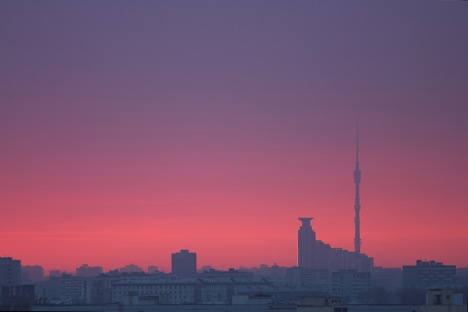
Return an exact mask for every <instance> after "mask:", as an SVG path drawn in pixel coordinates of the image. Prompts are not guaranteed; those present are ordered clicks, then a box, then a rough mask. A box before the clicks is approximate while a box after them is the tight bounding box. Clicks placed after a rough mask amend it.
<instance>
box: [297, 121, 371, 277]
mask: <svg viewBox="0 0 468 312" xmlns="http://www.w3.org/2000/svg"><path fill="white" fill-rule="evenodd" d="M360 183H361V169H360V168H359V136H358V126H357V125H356V167H355V169H354V185H355V199H354V211H355V217H354V225H355V231H354V252H350V251H348V250H345V249H341V248H333V247H331V246H330V245H329V244H326V243H324V242H322V241H320V240H317V239H316V235H315V232H314V230H313V229H312V226H311V225H310V221H311V220H312V219H313V218H310V217H307V218H299V220H300V221H301V222H302V225H301V227H300V228H299V231H298V258H297V264H298V266H299V267H300V268H304V269H313V270H328V271H330V272H337V271H340V270H345V269H355V270H356V271H357V272H371V271H372V268H373V266H374V260H373V259H372V258H370V257H368V256H367V255H365V254H362V253H361V232H360V215H359V212H360V210H361V204H360V193H359V184H360Z"/></svg>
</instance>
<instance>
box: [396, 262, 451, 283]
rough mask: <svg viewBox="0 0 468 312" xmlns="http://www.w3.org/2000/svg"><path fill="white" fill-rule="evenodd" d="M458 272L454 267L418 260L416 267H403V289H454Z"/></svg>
mask: <svg viewBox="0 0 468 312" xmlns="http://www.w3.org/2000/svg"><path fill="white" fill-rule="evenodd" d="M456 271H457V268H456V266H454V265H444V264H443V263H442V262H435V261H421V260H417V261H416V265H405V266H403V288H417V289H431V288H441V289H443V288H454V287H455V285H456Z"/></svg>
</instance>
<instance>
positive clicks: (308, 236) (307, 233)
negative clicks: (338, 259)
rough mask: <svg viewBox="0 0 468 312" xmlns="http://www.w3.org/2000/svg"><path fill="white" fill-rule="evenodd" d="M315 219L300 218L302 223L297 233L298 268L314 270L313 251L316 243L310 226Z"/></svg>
mask: <svg viewBox="0 0 468 312" xmlns="http://www.w3.org/2000/svg"><path fill="white" fill-rule="evenodd" d="M312 219H313V218H299V221H301V222H302V225H301V227H300V228H299V230H298V232H297V266H298V267H301V268H307V269H310V268H312V250H313V244H314V243H315V232H314V230H312V227H311V226H310V220H312Z"/></svg>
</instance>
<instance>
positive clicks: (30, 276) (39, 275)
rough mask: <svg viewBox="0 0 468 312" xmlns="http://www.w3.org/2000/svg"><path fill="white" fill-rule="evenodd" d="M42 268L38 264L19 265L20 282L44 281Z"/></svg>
mask: <svg viewBox="0 0 468 312" xmlns="http://www.w3.org/2000/svg"><path fill="white" fill-rule="evenodd" d="M44 279H45V276H44V268H43V267H41V266H40V265H24V266H21V283H22V284H31V283H37V282H42V281H44Z"/></svg>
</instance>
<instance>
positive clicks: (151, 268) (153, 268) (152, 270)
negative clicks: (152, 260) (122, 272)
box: [148, 265, 159, 274]
mask: <svg viewBox="0 0 468 312" xmlns="http://www.w3.org/2000/svg"><path fill="white" fill-rule="evenodd" d="M148 273H149V274H155V273H159V270H158V267H157V266H155V265H149V266H148Z"/></svg>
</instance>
